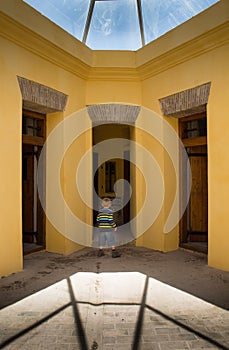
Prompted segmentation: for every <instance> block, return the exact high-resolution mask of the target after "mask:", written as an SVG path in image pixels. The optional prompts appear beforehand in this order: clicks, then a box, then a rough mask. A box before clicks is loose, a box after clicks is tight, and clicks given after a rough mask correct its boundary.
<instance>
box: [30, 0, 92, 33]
mask: <svg viewBox="0 0 229 350" xmlns="http://www.w3.org/2000/svg"><path fill="white" fill-rule="evenodd" d="M24 2H26V3H27V4H29V5H30V6H32V7H33V8H35V9H36V10H37V11H39V12H40V13H42V14H43V15H44V16H46V17H48V18H49V19H50V20H51V21H52V22H54V23H56V24H57V25H58V26H60V27H61V28H63V29H64V30H65V31H66V32H68V33H70V34H72V35H73V36H74V37H76V38H77V39H79V40H82V38H83V32H84V28H85V23H86V20H87V14H88V9H89V5H90V0H24Z"/></svg>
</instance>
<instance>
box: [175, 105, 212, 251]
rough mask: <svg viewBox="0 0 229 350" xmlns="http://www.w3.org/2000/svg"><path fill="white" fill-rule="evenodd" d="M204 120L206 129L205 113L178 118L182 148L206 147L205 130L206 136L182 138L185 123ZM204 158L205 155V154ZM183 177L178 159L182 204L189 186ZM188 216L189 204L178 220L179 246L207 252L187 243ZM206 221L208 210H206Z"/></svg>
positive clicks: (184, 174)
mask: <svg viewBox="0 0 229 350" xmlns="http://www.w3.org/2000/svg"><path fill="white" fill-rule="evenodd" d="M203 118H205V119H206V127H207V115H206V112H204V113H199V114H195V115H191V116H187V117H183V118H179V136H180V139H181V141H182V143H183V146H184V147H185V148H187V147H195V146H206V147H207V130H206V135H197V136H196V137H191V138H185V137H184V125H185V123H186V122H192V121H196V120H200V119H203ZM206 157H208V156H207V154H206ZM207 164H208V158H207ZM206 171H207V177H208V166H207V169H206ZM184 177H186V179H188V170H187V168H185V165H184V164H183V163H182V159H181V158H180V182H181V188H182V191H181V192H180V202H182V196H183V195H184V196H185V197H187V192H188V187H189V184H188V183H187V181H184ZM185 183H187V185H186V187H185V188H184V184H185ZM207 193H208V187H207ZM188 215H189V203H188V204H187V207H186V210H185V212H184V214H183V216H182V218H181V220H180V223H179V246H180V247H182V248H187V249H190V250H194V251H200V252H203V253H207V252H208V248H207V247H205V246H202V247H201V246H197V245H194V244H193V243H192V242H188V241H187V237H188ZM206 219H207V221H208V208H207V218H206Z"/></svg>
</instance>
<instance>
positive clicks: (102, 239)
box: [98, 231, 115, 247]
mask: <svg viewBox="0 0 229 350" xmlns="http://www.w3.org/2000/svg"><path fill="white" fill-rule="evenodd" d="M98 238H99V242H98V243H99V247H104V246H105V245H106V242H107V245H108V247H113V246H115V239H114V232H113V231H106V232H101V231H100V232H99V234H98Z"/></svg>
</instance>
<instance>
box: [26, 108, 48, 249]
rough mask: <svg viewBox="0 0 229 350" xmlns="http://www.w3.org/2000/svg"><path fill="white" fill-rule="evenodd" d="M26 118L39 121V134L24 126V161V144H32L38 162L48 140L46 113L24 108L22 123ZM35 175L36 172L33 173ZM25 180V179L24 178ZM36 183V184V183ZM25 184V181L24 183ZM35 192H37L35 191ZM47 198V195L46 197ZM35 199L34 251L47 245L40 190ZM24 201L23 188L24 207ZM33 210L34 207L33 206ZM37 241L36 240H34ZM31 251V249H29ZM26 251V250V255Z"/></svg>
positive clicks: (44, 172)
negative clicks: (30, 132) (32, 133)
mask: <svg viewBox="0 0 229 350" xmlns="http://www.w3.org/2000/svg"><path fill="white" fill-rule="evenodd" d="M25 118H30V119H34V120H36V121H37V123H38V127H37V130H39V131H38V132H37V134H36V135H35V136H34V135H31V134H26V132H25V130H24V129H23V128H22V161H23V145H30V146H32V147H33V148H34V149H35V148H37V149H36V150H34V151H33V153H34V156H36V158H37V162H38V159H39V156H40V154H41V151H42V147H43V145H44V143H45V140H46V115H44V114H41V113H37V112H32V111H28V110H23V112H22V123H24V120H25ZM45 174H46V170H45V165H44V169H43V176H44V182H43V183H44V186H43V188H42V190H43V191H45V176H46V175H45ZM32 176H33V177H34V172H33V175H32ZM22 181H23V179H22ZM34 185H35V184H34ZM22 186H23V183H22ZM34 188H35V187H34ZM34 193H35V192H34ZM44 198H45V197H44ZM34 200H36V202H37V204H36V205H37V208H36V209H37V210H36V232H33V233H32V235H34V236H35V237H36V241H37V242H36V243H37V246H38V248H34V249H33V250H32V251H35V250H38V249H44V248H45V247H46V216H45V213H44V210H43V208H42V205H41V202H40V200H39V194H38V190H37V192H36V196H34ZM23 201H24V196H23V188H22V207H23ZM32 210H33V208H32ZM22 230H23V217H22ZM22 239H23V232H22ZM31 243H33V242H31ZM34 243H35V242H34ZM29 252H31V251H29ZM25 254H26V253H25V252H24V255H25Z"/></svg>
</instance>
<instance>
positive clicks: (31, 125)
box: [22, 111, 45, 255]
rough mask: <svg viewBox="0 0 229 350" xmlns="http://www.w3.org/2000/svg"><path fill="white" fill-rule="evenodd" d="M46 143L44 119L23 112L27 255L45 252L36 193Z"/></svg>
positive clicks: (24, 204)
mask: <svg viewBox="0 0 229 350" xmlns="http://www.w3.org/2000/svg"><path fill="white" fill-rule="evenodd" d="M44 141H45V115H43V114H39V113H34V112H30V111H23V122H22V233H23V234H22V240H23V242H22V243H23V254H24V255H26V254H28V253H31V252H34V251H37V250H41V249H44V248H45V214H44V211H43V208H42V206H41V203H40V200H39V195H38V190H37V167H38V161H39V156H40V154H41V150H42V147H43V144H44ZM43 173H44V174H45V172H43ZM44 183H45V181H44ZM43 190H44V188H43Z"/></svg>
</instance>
